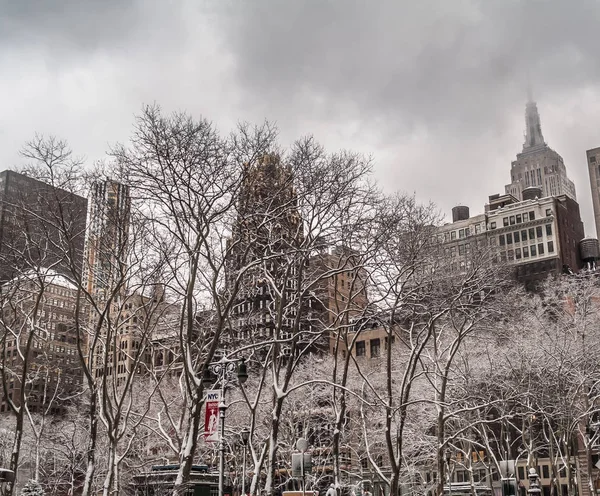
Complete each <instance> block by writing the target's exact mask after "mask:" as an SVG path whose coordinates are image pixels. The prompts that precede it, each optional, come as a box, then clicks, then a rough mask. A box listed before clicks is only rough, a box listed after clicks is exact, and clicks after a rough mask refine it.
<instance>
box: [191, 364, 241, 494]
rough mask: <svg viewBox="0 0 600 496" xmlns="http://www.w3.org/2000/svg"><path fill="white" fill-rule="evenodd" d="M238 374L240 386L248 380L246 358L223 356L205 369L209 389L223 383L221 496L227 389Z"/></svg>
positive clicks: (220, 421)
mask: <svg viewBox="0 0 600 496" xmlns="http://www.w3.org/2000/svg"><path fill="white" fill-rule="evenodd" d="M234 372H237V380H238V384H244V382H246V381H247V380H248V370H247V368H246V360H245V359H244V358H238V359H231V358H226V357H225V356H223V357H222V358H221V359H220V360H218V361H217V362H211V363H209V364H208V365H207V367H206V368H205V369H204V377H203V378H202V381H203V382H204V384H205V385H206V386H208V387H210V386H211V385H212V384H214V383H215V379H216V382H220V383H221V402H220V403H219V496H224V485H225V412H226V411H227V404H226V403H225V389H226V387H227V384H228V383H229V382H230V381H231V376H232V375H233V373H234Z"/></svg>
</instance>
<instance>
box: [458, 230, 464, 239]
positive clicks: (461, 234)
mask: <svg viewBox="0 0 600 496" xmlns="http://www.w3.org/2000/svg"><path fill="white" fill-rule="evenodd" d="M458 237H459V238H464V237H465V230H464V229H460V230H459V231H458Z"/></svg>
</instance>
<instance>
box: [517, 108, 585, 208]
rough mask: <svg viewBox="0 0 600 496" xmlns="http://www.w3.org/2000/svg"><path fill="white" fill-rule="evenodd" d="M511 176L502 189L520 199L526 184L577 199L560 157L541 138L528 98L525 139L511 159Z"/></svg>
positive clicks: (548, 193)
mask: <svg viewBox="0 0 600 496" xmlns="http://www.w3.org/2000/svg"><path fill="white" fill-rule="evenodd" d="M510 176H511V182H510V184H507V185H506V187H505V191H506V193H507V194H510V195H512V196H514V197H515V198H517V199H518V200H522V199H523V196H522V194H523V190H524V189H526V188H529V187H537V188H540V189H541V190H542V195H541V196H542V197H548V196H561V195H566V196H568V197H570V198H572V199H573V200H575V201H576V200H577V195H576V193H575V184H574V183H573V181H571V179H569V177H568V176H567V169H566V167H565V163H564V161H563V158H562V157H561V156H560V155H559V154H558V153H557V152H555V151H554V150H552V149H551V148H550V147H549V146H548V145H547V144H546V142H545V141H544V136H543V134H542V124H541V121H540V114H539V112H538V109H537V105H536V103H535V102H533V101H531V99H530V101H529V102H528V103H527V105H526V108H525V143H523V150H522V151H521V153H518V154H517V159H516V160H515V161H513V162H512V165H511V170H510Z"/></svg>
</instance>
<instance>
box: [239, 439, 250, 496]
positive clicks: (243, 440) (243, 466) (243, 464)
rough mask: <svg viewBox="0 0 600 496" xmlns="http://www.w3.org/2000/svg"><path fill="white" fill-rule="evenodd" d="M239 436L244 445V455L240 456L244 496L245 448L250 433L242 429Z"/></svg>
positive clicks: (243, 495)
mask: <svg viewBox="0 0 600 496" xmlns="http://www.w3.org/2000/svg"><path fill="white" fill-rule="evenodd" d="M241 435H242V443H243V444H244V453H243V455H242V496H246V448H247V447H248V439H250V431H249V430H248V429H244V430H243V431H242V432H241Z"/></svg>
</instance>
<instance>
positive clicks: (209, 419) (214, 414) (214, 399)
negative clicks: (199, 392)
mask: <svg viewBox="0 0 600 496" xmlns="http://www.w3.org/2000/svg"><path fill="white" fill-rule="evenodd" d="M220 402H221V390H220V389H215V390H212V391H207V392H206V414H205V416H204V440H205V441H206V442H207V443H216V442H218V441H219V403H220Z"/></svg>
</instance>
